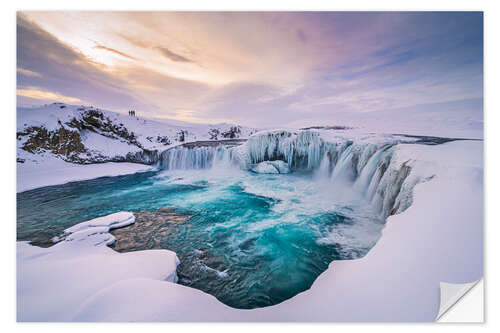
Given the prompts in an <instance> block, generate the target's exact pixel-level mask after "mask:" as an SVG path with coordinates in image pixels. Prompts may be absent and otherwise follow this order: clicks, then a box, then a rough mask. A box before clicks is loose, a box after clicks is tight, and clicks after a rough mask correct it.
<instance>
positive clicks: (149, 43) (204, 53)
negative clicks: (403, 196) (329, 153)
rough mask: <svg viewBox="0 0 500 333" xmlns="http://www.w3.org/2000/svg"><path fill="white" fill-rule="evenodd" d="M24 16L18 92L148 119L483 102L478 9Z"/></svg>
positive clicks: (254, 119)
mask: <svg viewBox="0 0 500 333" xmlns="http://www.w3.org/2000/svg"><path fill="white" fill-rule="evenodd" d="M26 15H27V16H26V17H25V16H23V15H21V16H20V18H18V68H21V69H29V71H31V72H34V73H38V74H39V76H36V75H29V74H28V73H29V72H23V71H18V87H21V88H22V87H28V86H30V87H39V88H41V89H44V90H46V91H50V92H54V93H57V94H60V95H62V96H71V97H75V98H79V99H81V100H84V101H91V103H93V104H95V105H100V106H101V107H108V108H113V109H129V108H134V109H137V110H141V113H142V114H148V115H151V116H155V117H166V118H168V117H170V118H176V119H184V120H187V119H188V118H189V119H191V120H192V121H197V122H201V121H205V122H213V121H218V120H219V119H224V120H225V121H227V120H229V121H233V122H239V123H242V124H248V125H252V126H260V127H267V126H282V125H284V124H286V123H291V122H300V121H301V120H303V119H309V120H310V121H315V122H317V123H331V122H335V120H336V119H338V116H339V115H343V116H344V115H346V114H347V115H348V114H358V115H362V114H365V113H366V112H378V111H380V110H391V109H392V110H399V111H398V112H402V113H404V112H417V111H416V110H418V109H419V108H420V109H422V110H424V109H425V108H427V107H428V105H430V104H432V103H445V102H446V103H448V102H452V101H459V100H463V99H481V98H482V95H483V83H482V79H483V51H482V50H483V28H482V22H483V18H482V13H460V12H450V13H447V12H439V13H433V12H422V13H418V12H401V13H400V12H373V13H369V12H368V13H363V12H345V13H342V12H324V13H321V12H307V13H300V12H290V13H273V12H267V13H243V12H242V13H229V12H220V13H217V12H206V13H196V12H86V13H82V12H71V13H66V12H64V13H61V12H29V13H26ZM27 18H29V19H27ZM33 22H37V23H36V24H34V23H33ZM68 24H71V29H67V26H68ZM117 27H119V31H117V29H118V28H117ZM94 40H95V41H96V42H95V43H94V44H92V42H91V41H94ZM89 41H90V42H89ZM96 44H97V47H96ZM95 50H97V51H99V52H95V53H96V56H95V57H92V52H93V51H95ZM89 53H90V54H89ZM99 57H101V58H99ZM110 59H111V60H112V61H109V62H108V61H103V60H110ZM139 59H140V61H139ZM129 60H135V61H129ZM422 112H423V111H422ZM477 112H478V113H480V112H482V109H478V110H477Z"/></svg>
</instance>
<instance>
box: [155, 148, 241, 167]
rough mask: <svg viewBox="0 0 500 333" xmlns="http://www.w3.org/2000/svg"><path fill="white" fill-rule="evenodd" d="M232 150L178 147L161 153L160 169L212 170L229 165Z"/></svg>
mask: <svg viewBox="0 0 500 333" xmlns="http://www.w3.org/2000/svg"><path fill="white" fill-rule="evenodd" d="M231 153H232V151H231V149H230V148H227V147H223V146H219V147H213V146H201V147H184V146H178V147H174V148H171V149H168V150H165V151H164V152H163V153H161V159H160V168H161V169H163V170H190V169H210V168H212V167H214V166H222V165H227V164H229V163H230V161H231V159H232V158H231V155H232V154H231Z"/></svg>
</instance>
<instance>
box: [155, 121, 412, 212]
mask: <svg viewBox="0 0 500 333" xmlns="http://www.w3.org/2000/svg"><path fill="white" fill-rule="evenodd" d="M397 143H398V142H397V141H395V140H394V139H390V140H386V141H381V142H378V143H371V142H367V143H359V142H353V141H352V140H347V139H344V138H339V139H338V140H337V141H333V140H329V141H325V140H324V139H322V138H321V136H320V133H319V132H316V131H300V132H298V133H292V132H289V131H285V130H278V131H271V132H265V133H257V134H255V135H254V136H252V137H250V138H249V139H248V141H247V142H246V143H243V144H241V145H240V146H229V147H228V146H224V145H220V146H213V145H212V146H199V147H198V146H195V145H194V146H193V145H192V146H190V147H184V146H179V147H174V148H171V149H168V150H166V151H164V152H163V153H162V154H161V163H160V166H161V168H162V169H164V170H190V169H211V168H214V167H221V166H229V165H232V166H234V167H238V168H241V169H244V170H252V171H254V172H259V170H271V171H273V170H274V169H273V168H272V167H269V165H265V166H262V167H260V168H256V167H255V166H256V165H258V164H259V163H264V162H269V161H276V162H280V163H283V162H284V163H286V170H292V171H314V172H315V173H316V175H317V176H322V177H324V178H328V179H330V181H331V183H332V186H335V185H342V186H350V187H352V189H353V190H355V191H357V192H359V193H362V194H363V195H364V196H365V197H366V198H367V199H368V200H369V201H370V202H371V203H372V204H373V205H374V206H375V207H376V209H377V210H378V211H379V212H380V215H381V216H383V217H387V216H389V215H391V214H396V213H399V212H401V211H403V210H404V209H406V208H407V207H408V206H410V205H411V189H412V188H413V186H414V185H415V184H416V183H417V182H418V181H419V180H418V179H417V180H415V179H413V178H412V179H410V181H409V182H407V183H405V180H406V179H407V178H408V175H409V174H410V171H411V165H410V164H411V163H405V164H403V163H402V162H401V161H399V160H397V159H393V158H392V157H393V154H394V147H395V145H396V144H397ZM282 161H283V162H282ZM278 169H279V168H278ZM273 173H274V172H273ZM276 173H280V172H279V170H278V171H276ZM402 188H404V193H401V195H400V192H401V189H402ZM402 199H404V200H405V202H401V200H402Z"/></svg>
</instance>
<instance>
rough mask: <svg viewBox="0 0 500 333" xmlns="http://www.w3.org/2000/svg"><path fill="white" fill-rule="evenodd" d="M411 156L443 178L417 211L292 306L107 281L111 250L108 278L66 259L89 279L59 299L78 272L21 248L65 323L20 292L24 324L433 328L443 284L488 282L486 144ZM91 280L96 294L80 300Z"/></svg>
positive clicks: (140, 276)
mask: <svg viewBox="0 0 500 333" xmlns="http://www.w3.org/2000/svg"><path fill="white" fill-rule="evenodd" d="M403 147H404V148H403V149H404V150H406V152H407V153H408V154H409V155H411V156H413V157H414V158H415V159H417V160H419V161H421V162H422V165H425V166H427V167H428V168H429V169H431V170H433V171H434V172H435V173H436V177H435V178H434V179H433V180H432V181H429V182H426V183H423V184H420V185H418V186H417V187H416V188H415V195H414V201H413V205H412V206H411V207H410V208H409V209H407V210H406V211H405V212H403V213H401V214H399V215H396V216H392V217H390V218H389V219H388V222H387V226H386V228H385V229H384V231H383V236H382V238H381V239H380V240H379V242H378V243H377V244H376V245H375V247H374V248H373V249H372V250H371V251H370V252H369V253H368V254H367V255H366V256H365V257H364V258H362V259H358V260H349V261H335V262H333V263H332V264H331V265H330V267H329V268H328V270H327V271H326V272H324V273H323V274H322V275H320V277H319V278H318V279H317V280H316V281H315V283H314V284H313V286H312V287H311V289H309V290H308V291H306V292H303V293H301V294H299V295H297V296H295V297H294V298H292V299H290V300H288V301H285V302H283V303H281V304H278V305H275V306H271V307H267V308H261V309H254V310H235V309H232V308H229V307H227V306H225V305H223V304H222V303H220V302H218V301H217V300H216V299H215V298H214V297H212V296H210V295H207V294H205V293H203V292H201V291H198V290H194V289H191V288H186V287H184V286H181V285H177V284H172V283H169V282H165V281H162V280H163V279H162V278H158V277H156V276H154V275H148V274H147V273H141V272H140V271H139V270H140V269H142V268H141V267H134V271H135V270H137V271H135V272H136V273H137V276H133V277H131V276H129V275H127V276H124V275H121V276H120V275H113V274H111V273H109V272H108V271H112V268H111V267H113V266H114V264H113V261H114V260H117V258H119V257H117V256H120V255H122V254H117V253H116V252H114V251H112V250H111V249H109V248H106V247H103V248H101V250H99V251H106V252H109V253H113V255H111V254H110V255H109V257H107V258H106V259H103V260H105V261H106V262H108V260H109V265H104V266H103V265H100V264H99V269H100V270H101V269H102V271H97V272H96V271H95V269H94V270H93V269H92V267H94V266H95V265H97V264H98V262H95V260H99V261H100V260H101V259H102V257H93V252H92V251H90V252H89V253H85V252H80V253H76V252H74V253H69V252H68V253H67V254H65V255H64V256H62V257H64V259H62V260H70V261H73V260H77V261H78V262H79V263H81V265H78V267H79V269H81V273H82V274H80V275H78V274H74V275H75V276H73V275H72V276H71V277H70V278H71V279H72V280H67V281H72V287H71V288H68V289H66V290H64V291H61V290H62V289H61V288H59V286H58V283H54V281H58V280H59V279H62V280H66V279H67V278H68V276H67V274H72V273H73V272H67V271H66V270H65V269H63V267H64V265H62V264H61V265H60V266H57V265H54V266H53V265H48V262H47V261H44V260H46V259H47V258H48V257H45V259H44V256H43V253H46V251H50V250H49V249H52V248H49V249H39V248H36V247H32V246H29V245H27V244H25V243H19V244H18V256H21V257H26V254H29V253H33V256H32V259H31V260H30V261H24V260H18V283H20V286H22V285H23V284H27V285H31V284H32V283H33V281H34V280H37V281H39V282H37V288H42V289H43V290H44V293H46V295H47V297H42V299H43V300H44V302H47V301H48V302H50V303H54V304H60V305H61V306H60V308H59V311H58V312H57V315H55V314H54V315H52V316H51V315H49V314H46V315H45V317H44V318H40V317H38V318H35V317H32V316H30V315H29V313H28V312H25V308H23V304H31V303H36V302H37V299H38V298H39V297H40V295H38V296H37V294H36V293H33V291H36V288H35V289H31V292H30V290H26V289H24V290H23V289H21V290H22V292H23V296H22V298H21V299H20V298H19V297H20V296H19V294H18V304H20V308H18V315H19V316H20V318H21V317H22V318H23V319H22V320H27V321H30V320H47V321H50V320H60V321H69V320H78V321H135V320H138V321H262V320H264V321H432V320H434V318H435V316H436V315H437V312H438V307H439V282H441V281H446V282H471V281H475V280H477V279H479V278H480V277H481V276H482V214H483V209H482V208H483V207H482V205H483V197H482V189H483V188H482V142H472V141H456V142H450V143H446V144H443V145H437V146H423V145H404V146H403ZM146 252H147V251H146ZM136 253H138V252H136ZM141 255H144V256H149V255H148V254H141ZM66 256H67V257H66ZM147 261H149V259H148V260H147ZM30 267H36V269H33V270H32V269H31V268H30ZM127 267H128V265H127ZM159 267H160V268H158V269H165V267H161V265H160V266H159ZM129 269H132V267H129ZM29 272H31V275H30V274H29ZM83 272H88V273H83ZM35 273H36V274H35ZM165 273H166V272H163V274H165ZM110 274H111V276H112V277H111V278H109V279H106V280H105V281H103V280H102V279H101V275H102V276H107V277H109V276H110ZM40 276H44V277H45V278H44V279H40V278H39V277H40ZM90 277H91V278H92V279H95V281H96V282H94V281H93V282H92V283H96V285H92V288H90V289H87V293H86V294H81V293H79V292H78V289H79V288H82V287H81V283H83V282H84V281H86V280H88V279H89V278H90ZM42 280H43V281H42ZM97 281H101V282H97ZM76 286H78V287H76ZM68 290H69V291H71V292H69V294H71V297H70V295H68ZM18 292H19V291H18ZM73 294H74V295H77V296H74V295H73ZM63 305H64V306H63Z"/></svg>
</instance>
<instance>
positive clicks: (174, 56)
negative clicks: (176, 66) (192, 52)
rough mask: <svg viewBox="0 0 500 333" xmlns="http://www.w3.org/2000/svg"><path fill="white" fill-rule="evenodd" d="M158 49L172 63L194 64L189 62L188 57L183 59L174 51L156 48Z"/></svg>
mask: <svg viewBox="0 0 500 333" xmlns="http://www.w3.org/2000/svg"><path fill="white" fill-rule="evenodd" d="M156 49H157V50H158V51H160V53H161V54H163V56H165V57H166V58H168V59H170V60H172V61H178V62H192V61H191V60H189V59H188V58H186V57H183V56H181V55H179V54H176V53H174V52H172V51H170V50H169V49H167V48H166V47H160V46H159V47H156Z"/></svg>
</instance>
